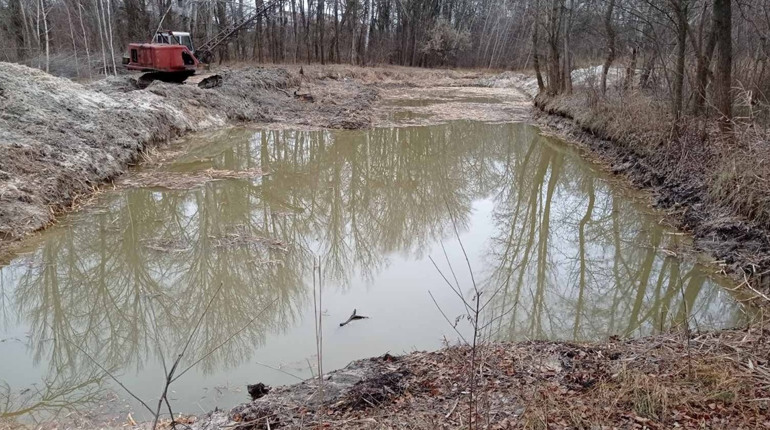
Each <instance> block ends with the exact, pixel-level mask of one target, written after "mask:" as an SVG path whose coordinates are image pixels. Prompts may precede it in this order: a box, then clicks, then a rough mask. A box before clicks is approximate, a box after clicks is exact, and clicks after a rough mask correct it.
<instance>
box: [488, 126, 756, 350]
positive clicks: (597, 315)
mask: <svg viewBox="0 0 770 430" xmlns="http://www.w3.org/2000/svg"><path fill="white" fill-rule="evenodd" d="M534 133H535V131H534V130H533V129H523V130H522V134H529V137H527V138H525V139H524V141H528V142H531V143H530V144H529V145H517V146H511V147H510V149H511V151H513V154H511V155H510V159H512V161H511V162H507V163H505V168H504V169H503V171H502V173H501V177H502V178H504V179H503V182H504V183H510V184H515V185H514V186H510V187H506V186H503V187H500V189H499V190H498V191H497V192H496V194H495V197H494V200H495V209H494V211H493V215H492V217H493V219H494V223H495V226H496V227H495V230H496V234H495V236H494V237H493V238H492V241H491V246H490V256H491V257H492V258H493V259H494V260H495V264H494V268H493V269H492V273H491V276H490V277H489V279H488V285H487V288H488V289H489V290H491V291H497V290H498V289H499V290H500V294H499V295H498V296H497V300H496V301H495V309H494V310H493V311H492V315H490V316H488V318H490V319H493V318H495V317H496V316H500V315H503V314H506V315H508V314H509V316H507V317H506V318H500V319H499V321H498V322H497V324H496V325H495V330H496V332H495V334H497V335H498V336H500V337H503V338H507V339H514V340H520V339H529V338H535V339H543V338H547V339H570V340H590V339H601V338H606V337H608V336H610V335H621V336H639V335H646V334H652V333H655V332H660V331H664V330H667V329H669V328H671V327H681V326H682V325H684V324H689V325H691V326H694V327H695V328H714V327H725V326H732V325H736V324H740V323H741V322H742V321H745V318H746V316H745V315H744V314H743V311H744V310H743V309H741V308H739V307H738V306H736V305H735V303H734V302H733V301H732V300H731V299H730V298H729V295H728V293H727V291H725V290H723V289H721V288H718V286H717V285H716V282H719V281H716V280H714V279H709V278H708V275H707V274H708V273H709V269H708V268H705V267H703V266H700V265H694V264H691V263H682V261H681V260H679V259H677V258H675V257H673V256H672V255H674V254H675V250H676V249H677V248H678V247H680V245H681V242H682V241H683V238H681V237H680V236H679V235H677V234H673V233H672V232H668V231H665V230H663V229H662V228H661V227H660V226H659V225H658V224H657V223H656V221H657V220H656V219H655V218H654V217H650V216H643V215H641V214H640V213H639V212H638V208H637V207H635V206H634V205H633V204H632V203H631V201H630V200H629V199H627V198H624V197H622V196H618V195H617V193H613V190H612V188H611V187H610V186H609V185H608V184H607V182H605V181H603V180H601V179H600V178H597V176H596V175H594V174H590V173H589V172H588V171H587V168H586V166H582V165H580V164H579V163H575V162H574V161H573V160H572V156H569V155H566V154H565V152H564V151H563V150H562V149H561V148H560V147H559V145H558V144H556V143H555V142H549V139H547V138H542V137H537V136H536V135H534ZM722 282H726V281H722Z"/></svg>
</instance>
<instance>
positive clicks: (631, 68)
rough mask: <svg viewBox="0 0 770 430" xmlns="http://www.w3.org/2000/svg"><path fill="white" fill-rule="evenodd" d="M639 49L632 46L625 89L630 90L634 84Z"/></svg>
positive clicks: (624, 84)
mask: <svg viewBox="0 0 770 430" xmlns="http://www.w3.org/2000/svg"><path fill="white" fill-rule="evenodd" d="M637 51H638V49H637V48H636V46H634V47H633V48H631V62H630V63H629V64H628V67H626V77H625V80H624V81H623V89H624V90H626V91H628V90H630V89H631V88H632V87H633V85H634V77H635V76H636V53H637Z"/></svg>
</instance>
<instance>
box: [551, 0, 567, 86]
mask: <svg viewBox="0 0 770 430" xmlns="http://www.w3.org/2000/svg"><path fill="white" fill-rule="evenodd" d="M563 9H564V0H552V3H551V15H550V17H549V19H548V23H549V25H548V47H549V48H550V52H549V56H548V57H549V58H548V61H549V67H548V88H547V90H548V93H549V94H551V95H556V94H558V93H559V91H560V90H561V88H562V81H561V78H562V74H561V69H560V67H559V66H560V55H559V35H560V34H561V15H562V11H563Z"/></svg>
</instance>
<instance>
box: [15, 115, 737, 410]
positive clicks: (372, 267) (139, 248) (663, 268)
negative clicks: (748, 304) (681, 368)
mask: <svg viewBox="0 0 770 430" xmlns="http://www.w3.org/2000/svg"><path fill="white" fill-rule="evenodd" d="M212 167H213V168H216V169H230V170H242V169H253V168H261V169H262V170H263V171H264V172H269V173H270V174H269V175H266V176H264V177H262V178H258V179H254V180H242V179H238V180H236V179H233V180H222V181H216V182H210V183H207V184H205V185H203V186H201V187H199V188H195V189H192V190H188V191H168V190H160V189H131V190H123V191H120V192H116V193H111V194H109V195H107V196H104V197H103V198H102V199H101V200H100V206H98V207H95V208H92V209H90V210H87V211H84V212H83V213H80V214H77V215H74V216H71V217H70V218H69V219H68V220H67V222H66V224H65V225H63V226H60V227H56V228H53V229H51V230H50V231H48V232H46V233H44V234H43V235H42V237H41V239H40V245H39V247H38V248H37V249H36V250H34V252H32V253H31V254H30V255H27V256H24V257H20V258H18V259H16V260H14V261H13V262H12V263H11V264H10V265H8V266H7V267H6V268H4V269H2V272H0V275H2V276H0V305H1V306H2V308H0V312H1V313H0V315H2V327H4V328H6V332H7V331H8V329H9V328H13V327H16V326H20V327H22V331H25V332H28V333H29V340H28V347H29V350H30V354H31V355H32V357H33V360H34V362H35V363H42V366H44V367H46V369H47V371H46V372H43V376H42V378H44V379H47V380H51V379H52V378H56V377H57V375H60V374H61V375H70V376H67V377H66V378H62V379H59V381H60V383H61V381H64V380H66V381H69V386H70V387H78V388H79V390H78V392H79V393H84V394H83V395H82V396H80V397H78V396H72V395H70V394H67V393H65V394H61V395H58V396H57V395H56V393H58V392H59V391H57V390H52V393H53V394H49V395H48V396H49V397H50V396H51V395H53V396H54V397H56V402H58V403H57V404H59V403H61V402H66V401H71V402H75V403H77V402H90V401H94V400H95V395H94V394H93V393H94V392H93V391H92V390H93V389H94V387H99V386H101V378H100V377H99V375H98V373H94V371H93V366H92V365H91V363H89V362H88V360H87V358H85V357H84V356H83V355H82V354H81V353H80V352H79V351H78V349H77V348H75V347H73V343H76V344H77V345H79V346H81V347H82V348H83V349H85V350H87V351H89V353H90V354H91V355H93V356H94V357H95V358H96V359H97V360H98V361H99V363H101V364H102V365H104V366H106V367H109V368H111V369H114V370H116V371H118V372H120V373H123V374H130V372H131V371H133V372H141V370H142V369H143V368H145V366H147V365H148V364H149V363H152V362H156V361H157V360H158V357H157V347H156V345H157V341H156V337H157V339H158V340H159V341H160V343H161V344H162V345H165V347H164V352H165V354H171V353H172V352H173V351H178V350H179V349H180V348H179V346H180V343H182V342H184V341H185V340H186V338H187V335H188V333H189V330H190V329H191V327H192V326H193V325H194V324H195V322H196V321H197V319H198V318H200V316H201V314H202V313H203V309H204V308H205V306H206V305H207V303H208V301H209V300H210V298H211V297H212V296H213V295H214V292H215V291H216V290H217V288H218V287H219V285H220V284H222V285H224V288H223V289H222V291H221V292H220V293H219V295H218V296H217V298H216V299H215V301H214V302H213V306H212V309H211V311H209V312H208V313H206V314H205V315H204V317H203V322H202V324H201V329H200V332H199V334H198V335H197V336H196V337H195V338H194V340H193V345H192V346H191V348H190V350H191V351H193V353H192V354H191V355H190V357H189V358H188V359H187V360H189V361H188V362H193V361H194V360H195V359H197V358H198V357H203V356H204V355H205V354H206V353H207V352H209V351H211V350H213V349H214V348H215V347H216V346H217V345H218V344H219V343H220V342H221V341H222V340H223V339H225V338H227V337H228V336H230V335H231V334H233V333H235V332H237V331H238V330H241V329H242V328H243V326H244V324H245V323H246V322H247V321H249V320H250V319H252V318H253V317H254V316H255V313H256V312H259V311H260V309H262V308H264V307H265V306H266V305H267V304H269V303H271V302H272V301H274V300H277V303H276V304H275V305H274V306H271V307H269V308H268V309H267V310H266V311H265V312H264V314H263V315H262V316H261V317H260V318H258V319H257V320H256V322H254V323H253V324H251V325H249V326H248V327H247V328H246V329H245V330H244V331H243V332H242V333H241V334H240V335H239V336H237V337H235V338H234V339H233V340H232V341H231V342H229V343H228V344H226V345H225V346H224V347H223V348H221V349H218V350H217V351H216V352H215V353H214V354H211V355H210V356H207V357H206V358H205V359H204V360H203V361H202V362H201V364H200V366H201V369H200V371H202V372H204V373H206V372H212V371H214V370H219V369H223V368H228V367H230V366H237V365H239V364H241V363H245V362H247V361H249V360H250V359H251V358H252V355H253V353H254V351H255V349H256V348H257V347H258V346H260V345H262V344H263V343H264V342H265V338H266V335H267V334H269V333H273V334H274V333H280V332H283V331H285V330H287V329H289V328H291V327H292V326H294V325H295V324H296V323H297V321H298V320H299V319H301V317H302V314H303V312H304V311H305V310H306V309H307V308H308V306H309V300H310V299H309V295H308V294H309V291H310V288H311V285H310V282H309V278H308V276H309V275H310V273H311V268H312V266H313V258H314V256H316V255H318V256H321V257H322V259H323V264H324V268H325V270H324V271H325V274H326V275H327V276H329V277H330V279H331V280H333V281H334V282H333V283H332V282H329V283H327V284H328V285H332V284H334V285H337V288H339V289H340V290H341V291H343V292H344V291H345V290H346V289H349V288H350V286H351V283H350V280H351V279H353V278H355V277H362V278H365V279H374V278H376V277H377V276H378V274H379V273H380V272H381V271H382V270H384V268H386V267H387V266H388V264H389V257H390V256H392V255H395V254H399V255H402V256H407V257H408V258H410V259H412V260H420V261H423V260H426V259H425V258H424V257H426V256H427V255H428V254H430V253H436V249H440V248H436V247H437V246H438V243H439V241H441V240H445V241H449V240H452V237H453V233H452V221H451V220H452V219H454V220H455V221H456V222H457V223H458V225H459V227H460V229H461V230H463V231H470V232H471V233H473V231H474V229H479V227H480V226H478V225H474V224H473V223H472V222H471V218H472V214H473V210H474V203H475V202H478V201H480V200H483V199H491V201H492V202H493V209H492V212H491V214H490V217H491V218H490V219H489V220H488V221H487V222H491V223H493V225H494V231H495V233H494V235H493V237H491V238H489V241H488V242H487V248H485V249H479V250H477V251H478V252H479V253H481V252H484V253H486V255H487V257H486V258H485V260H484V264H485V266H484V267H479V268H476V269H477V270H478V271H479V272H481V273H484V274H485V275H487V281H486V288H489V289H496V288H498V287H500V288H502V291H501V293H500V294H499V295H498V296H497V297H496V300H495V302H494V306H493V309H492V310H491V313H490V314H489V315H487V318H490V319H492V318H495V316H500V315H505V317H504V318H501V319H499V321H498V322H497V324H496V325H495V326H494V327H493V328H494V330H495V335H497V336H499V337H502V338H510V339H524V338H559V339H591V338H601V337H604V336H607V335H610V334H621V335H637V334H646V333H652V332H654V331H657V330H665V329H667V328H668V327H671V326H672V325H677V324H682V323H683V322H684V321H685V320H686V319H687V318H688V314H693V315H695V317H696V319H697V321H699V322H706V323H713V324H714V325H717V326H720V325H731V324H735V323H737V322H738V321H740V320H741V318H742V314H741V310H740V308H739V307H738V306H737V305H735V304H734V302H732V301H731V300H729V299H727V298H726V297H725V293H724V291H723V290H720V288H719V287H718V285H717V284H715V283H714V281H713V280H711V279H710V278H708V277H707V276H706V274H705V273H706V272H705V271H704V268H703V267H700V266H697V265H693V264H689V263H682V262H681V261H680V260H678V259H676V258H671V257H665V255H663V254H661V252H660V249H661V248H675V247H676V246H677V243H678V241H679V240H680V238H679V237H677V236H672V235H669V234H666V232H664V231H663V230H661V228H660V227H659V226H658V225H657V224H656V222H655V218H653V217H649V216H645V215H641V214H640V213H639V212H638V210H637V209H636V208H635V207H634V206H633V204H632V203H631V202H630V200H628V199H626V198H624V197H621V196H619V195H618V194H617V193H614V192H613V191H612V189H611V187H610V186H609V185H608V184H607V183H606V181H605V180H603V179H601V175H599V174H597V173H596V172H594V171H592V169H591V168H590V167H588V166H587V165H586V164H585V163H583V162H581V161H579V158H578V157H576V156H574V155H572V154H569V153H567V152H566V151H565V150H564V149H563V148H562V147H561V146H560V145H559V144H558V143H555V142H552V141H550V140H549V139H547V138H544V137H542V136H540V135H539V134H538V132H537V130H536V129H534V128H532V127H528V126H525V125H517V124H495V125H492V124H482V123H473V122H453V123H449V124H446V125H440V126H430V127H408V128H392V129H375V130H368V131H292V130H272V131H270V130H267V131H264V130H263V131H256V132H255V131H250V130H245V129H233V130H227V131H222V132H218V133H215V134H212V135H210V136H208V137H206V138H205V139H200V141H199V142H198V144H197V146H195V147H193V148H192V149H190V150H189V152H187V153H186V154H185V155H184V156H182V157H180V158H179V159H177V160H176V161H175V162H173V163H172V164H171V165H169V166H166V167H165V168H166V169H169V170H174V171H177V172H188V171H199V170H203V169H207V168H212ZM439 252H440V251H439ZM425 268H426V269H425V270H432V269H431V268H430V265H429V263H428V262H427V261H425ZM437 281H438V280H437ZM428 287H429V286H426V289H427V288H428ZM17 322H18V323H17ZM156 326H157V328H156ZM416 330H419V328H416ZM17 331H18V330H17ZM0 333H2V331H0ZM437 335H438V334H437ZM64 339H67V340H69V341H65V340H64ZM416 346H418V347H419V345H416ZM0 348H3V347H2V346H0ZM383 348H384V349H387V348H388V347H387V345H383ZM167 356H168V355H167ZM83 369H88V371H86V372H85V373H83ZM3 376H4V375H2V374H0V379H2V378H3ZM67 378H69V379H67ZM6 391H8V393H9V395H8V396H7V397H9V398H11V397H13V392H14V390H13V389H11V388H10V387H8V390H6ZM16 391H18V390H16ZM17 397H18V396H17ZM43 397H45V396H41V398H43ZM1 399H2V397H0V400H1ZM2 403H3V402H0V408H2V407H4V408H5V409H0V412H1V413H2V414H3V415H2V416H3V417H5V418H10V417H15V416H16V415H19V414H21V413H22V412H26V411H25V409H24V407H21V406H19V405H18V402H8V403H7V404H6V405H5V406H3V405H2ZM33 403H34V402H33ZM38 403H40V402H38ZM27 404H28V402H27ZM50 404H51V402H48V403H46V402H43V403H42V406H40V409H41V410H43V409H45V410H47V411H49V412H51V411H53V412H55V411H56V410H57V409H56V408H54V407H51V406H50ZM60 406H61V405H60V404H59V406H57V407H60ZM85 407H88V406H85Z"/></svg>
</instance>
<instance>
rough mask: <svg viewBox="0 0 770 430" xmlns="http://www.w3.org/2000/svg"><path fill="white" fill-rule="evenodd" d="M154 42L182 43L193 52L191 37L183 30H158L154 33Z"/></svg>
mask: <svg viewBox="0 0 770 430" xmlns="http://www.w3.org/2000/svg"><path fill="white" fill-rule="evenodd" d="M155 43H160V44H167V45H184V46H186V47H187V49H188V50H190V52H192V53H193V54H194V53H195V48H194V47H193V42H192V37H190V33H187V32H185V31H159V32H157V33H155Z"/></svg>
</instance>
